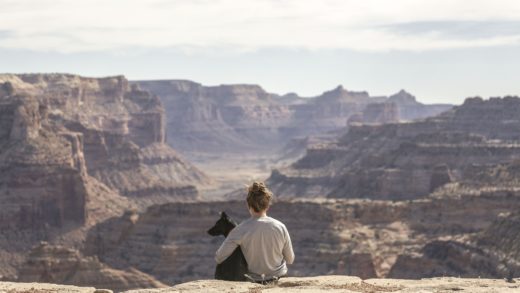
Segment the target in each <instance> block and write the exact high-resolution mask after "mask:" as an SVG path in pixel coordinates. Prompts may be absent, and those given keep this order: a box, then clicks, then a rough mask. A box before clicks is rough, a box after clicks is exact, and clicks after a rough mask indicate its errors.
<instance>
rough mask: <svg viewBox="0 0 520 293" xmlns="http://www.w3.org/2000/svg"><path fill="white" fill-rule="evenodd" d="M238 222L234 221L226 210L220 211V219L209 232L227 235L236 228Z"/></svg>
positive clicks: (213, 234) (216, 234) (215, 234)
mask: <svg viewBox="0 0 520 293" xmlns="http://www.w3.org/2000/svg"><path fill="white" fill-rule="evenodd" d="M236 226H237V224H236V223H235V222H234V221H232V220H231V219H230V218H229V217H228V215H227V214H226V213H225V212H221V213H220V219H218V221H217V222H216V223H215V225H214V226H213V227H211V229H209V230H208V234H209V235H211V236H219V235H224V236H225V237H227V235H228V234H229V232H231V230H233V228H235V227H236Z"/></svg>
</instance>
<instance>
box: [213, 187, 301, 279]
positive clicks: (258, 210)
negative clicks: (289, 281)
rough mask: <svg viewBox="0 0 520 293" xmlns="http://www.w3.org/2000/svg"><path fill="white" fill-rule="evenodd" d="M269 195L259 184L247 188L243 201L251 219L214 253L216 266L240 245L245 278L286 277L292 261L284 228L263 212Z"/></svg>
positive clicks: (292, 257) (268, 202)
mask: <svg viewBox="0 0 520 293" xmlns="http://www.w3.org/2000/svg"><path fill="white" fill-rule="evenodd" d="M270 201H271V193H270V191H269V190H268V189H267V188H266V187H265V185H264V184H263V183H258V182H255V183H253V185H252V186H251V187H250V188H249V193H248V197H247V202H248V206H249V210H250V212H251V218H249V219H247V220H246V221H244V222H242V223H241V224H240V225H238V226H237V227H236V228H234V229H233V230H232V231H231V232H230V233H229V235H228V237H227V238H226V240H225V241H224V243H223V244H222V246H221V247H220V248H219V250H218V251H217V253H216V256H215V260H216V261H217V263H221V262H222V261H224V260H225V259H226V258H227V257H228V256H229V255H230V254H231V253H232V252H233V251H234V250H235V248H236V247H237V245H240V247H241V249H242V252H243V253H244V256H245V258H246V260H247V264H248V270H249V275H250V277H252V278H253V279H254V280H257V281H262V280H269V279H273V278H278V277H281V276H284V275H285V274H287V265H286V264H292V263H293V261H294V252H293V249H292V243H291V238H290V236H289V232H288V231H287V228H286V227H285V225H284V224H283V223H282V222H280V221H278V220H276V219H273V218H271V217H268V216H267V214H266V212H267V209H268V208H269V204H270Z"/></svg>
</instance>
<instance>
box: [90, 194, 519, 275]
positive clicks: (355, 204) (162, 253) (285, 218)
mask: <svg viewBox="0 0 520 293" xmlns="http://www.w3.org/2000/svg"><path fill="white" fill-rule="evenodd" d="M457 188H458V189H457ZM475 188H476V187H475ZM477 191H478V192H477ZM519 198H520V193H518V191H517V190H516V191H513V189H511V190H508V192H500V191H488V189H487V188H483V189H479V188H476V189H471V188H469V187H464V188H462V187H453V188H452V189H450V190H448V189H447V190H445V193H436V194H433V195H432V196H430V197H428V198H426V199H418V200H412V201H400V202H391V201H366V200H349V199H312V200H293V201H285V200H279V201H277V202H275V204H274V205H273V206H272V207H271V209H270V210H269V215H271V216H273V217H274V218H276V219H279V220H281V221H282V222H283V223H285V224H286V226H287V228H288V230H289V233H290V235H291V239H292V241H293V246H294V250H295V253H296V261H295V263H294V264H293V265H291V266H290V268H289V272H290V273H289V274H290V275H291V276H309V275H317V274H318V275H319V274H348V275H356V276H360V277H363V278H371V277H384V276H386V275H388V273H389V272H390V271H391V270H394V269H393V266H394V262H395V261H396V259H398V258H400V257H401V255H404V254H408V253H420V252H421V249H423V246H424V245H426V244H428V243H429V242H432V241H436V240H439V239H443V240H449V239H459V238H463V237H467V235H471V234H473V233H477V232H479V231H481V230H483V229H486V228H487V227H489V225H490V224H491V223H493V221H495V219H496V216H497V215H498V214H500V213H503V212H508V211H512V210H515V209H518V208H520V201H519ZM221 211H226V213H227V214H228V215H229V216H230V217H231V218H232V219H234V220H237V221H239V222H240V221H241V220H244V219H246V218H247V217H248V216H249V215H248V212H247V209H246V208H245V202H244V201H243V200H242V201H225V202H209V203H204V202H201V203H169V204H165V205H156V206H152V207H150V208H149V209H148V210H147V211H146V212H144V213H127V214H126V215H125V216H123V217H121V218H113V219H111V220H109V221H106V222H104V223H100V224H98V225H97V226H95V227H92V228H91V229H90V231H89V235H88V237H87V241H86V244H85V250H84V254H85V255H96V256H98V257H99V259H100V260H101V261H103V262H106V263H107V264H110V265H111V266H113V267H115V268H119V269H124V268H129V267H135V268H137V269H139V270H141V271H143V272H145V273H147V274H150V275H152V276H154V277H156V278H157V279H158V280H160V281H161V282H164V283H166V284H173V283H177V282H184V281H188V280H196V279H205V278H212V276H213V274H214V268H215V262H214V254H215V251H216V250H217V248H218V247H219V245H220V244H221V243H222V241H223V238H221V237H211V236H210V235H208V234H207V233H206V231H207V230H208V229H209V228H210V227H212V226H213V224H214V223H215V222H216V220H217V219H218V217H219V212H221ZM114 231H118V232H117V233H115V232H114ZM480 272H481V274H482V276H489V277H497V276H493V275H489V274H485V268H481V270H480ZM409 273H410V274H414V271H409ZM415 274H416V275H418V273H415Z"/></svg>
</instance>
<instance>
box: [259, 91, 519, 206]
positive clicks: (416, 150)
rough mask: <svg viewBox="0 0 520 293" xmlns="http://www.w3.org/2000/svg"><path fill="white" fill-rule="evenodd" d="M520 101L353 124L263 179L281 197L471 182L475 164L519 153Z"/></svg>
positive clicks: (387, 195)
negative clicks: (412, 118)
mask: <svg viewBox="0 0 520 293" xmlns="http://www.w3.org/2000/svg"><path fill="white" fill-rule="evenodd" d="M519 106H520V99H519V98H512V97H506V98H504V99H491V100H489V101H483V100H482V99H468V100H467V101H466V102H465V103H464V104H463V105H462V106H460V107H456V108H455V109H453V110H451V111H449V112H446V113H444V114H442V115H440V116H437V117H433V118H428V119H426V120H424V121H418V122H410V123H396V124H385V125H351V127H350V129H349V131H348V133H347V134H345V135H344V136H342V137H341V138H339V139H338V140H337V141H336V142H333V143H328V144H321V145H316V146H313V147H311V148H310V149H308V150H307V154H306V156H305V157H303V158H302V159H300V160H299V161H297V162H295V163H294V164H292V165H291V166H289V167H286V168H280V169H278V170H275V171H273V173H272V175H271V178H270V179H269V182H270V183H271V186H272V187H273V189H274V190H275V191H276V192H277V193H278V194H279V196H281V197H296V196H297V197H306V196H312V197H315V196H328V197H348V198H377V199H410V198H417V197H424V196H426V195H428V194H430V193H431V192H433V191H434V190H436V189H437V188H439V187H440V186H443V185H444V184H447V183H450V182H455V181H465V180H469V181H471V180H472V176H473V173H471V172H470V171H471V170H473V169H475V168H476V167H480V168H484V169H486V168H489V167H493V166H496V165H497V164H502V163H508V162H511V161H512V160H515V159H518V158H520V148H518V138H519V137H518V129H520V122H519V121H518V119H517V118H516V116H515V114H514V111H515V109H517V108H518V107H519ZM497 129H500V131H496V130H497Z"/></svg>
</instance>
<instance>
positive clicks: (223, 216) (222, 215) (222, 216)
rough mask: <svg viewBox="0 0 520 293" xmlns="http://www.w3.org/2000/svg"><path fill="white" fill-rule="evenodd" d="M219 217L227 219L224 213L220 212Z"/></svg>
mask: <svg viewBox="0 0 520 293" xmlns="http://www.w3.org/2000/svg"><path fill="white" fill-rule="evenodd" d="M220 217H221V218H224V219H227V218H228V215H227V214H226V212H220Z"/></svg>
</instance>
